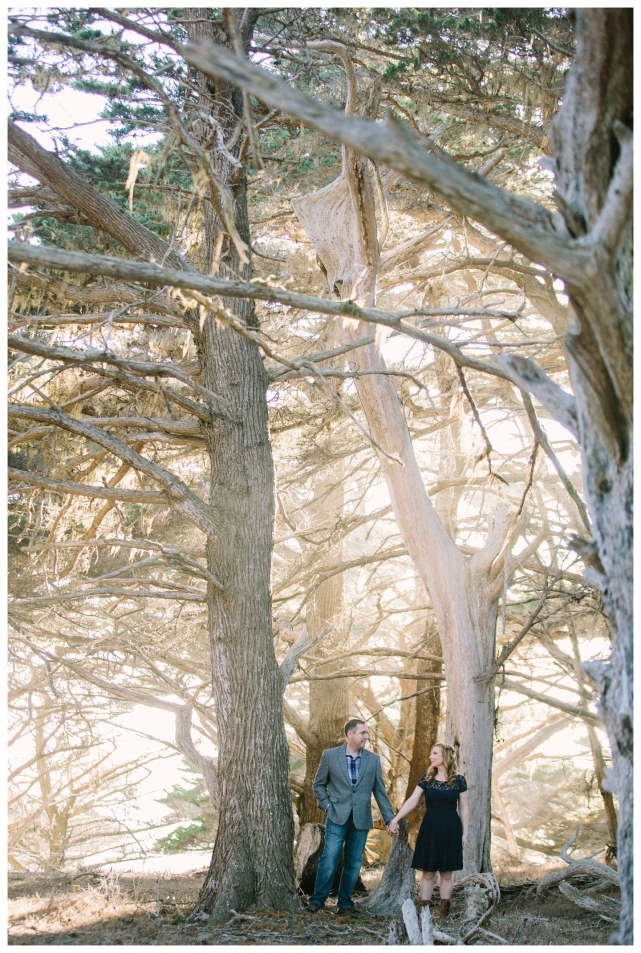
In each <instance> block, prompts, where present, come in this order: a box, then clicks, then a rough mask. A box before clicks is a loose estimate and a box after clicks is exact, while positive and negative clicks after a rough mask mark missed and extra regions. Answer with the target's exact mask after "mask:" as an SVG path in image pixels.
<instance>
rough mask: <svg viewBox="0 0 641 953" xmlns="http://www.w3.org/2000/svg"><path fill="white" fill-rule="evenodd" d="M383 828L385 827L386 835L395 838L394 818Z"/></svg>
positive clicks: (396, 832) (396, 827)
mask: <svg viewBox="0 0 641 953" xmlns="http://www.w3.org/2000/svg"><path fill="white" fill-rule="evenodd" d="M385 826H386V827H387V833H388V834H390V835H391V836H392V837H396V836H397V834H398V821H397V820H396V818H395V817H393V818H392V820H391V821H390V822H389V824H386V825H385Z"/></svg>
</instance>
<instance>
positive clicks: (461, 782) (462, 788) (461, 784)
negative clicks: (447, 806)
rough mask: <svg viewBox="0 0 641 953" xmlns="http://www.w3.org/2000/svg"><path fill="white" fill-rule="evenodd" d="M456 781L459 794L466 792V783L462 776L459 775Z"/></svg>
mask: <svg viewBox="0 0 641 953" xmlns="http://www.w3.org/2000/svg"><path fill="white" fill-rule="evenodd" d="M456 781H457V784H458V789H459V793H461V792H463V791H467V781H466V780H465V778H464V777H463V775H462V774H459V776H458V777H457V779H456Z"/></svg>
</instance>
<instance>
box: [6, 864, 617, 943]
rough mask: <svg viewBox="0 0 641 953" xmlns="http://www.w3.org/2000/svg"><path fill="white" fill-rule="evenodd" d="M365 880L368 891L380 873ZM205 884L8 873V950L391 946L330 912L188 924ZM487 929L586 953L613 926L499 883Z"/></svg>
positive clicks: (378, 921) (457, 910)
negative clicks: (28, 947) (29, 947)
mask: <svg viewBox="0 0 641 953" xmlns="http://www.w3.org/2000/svg"><path fill="white" fill-rule="evenodd" d="M368 873H369V874H370V875H369V876H368V877H367V878H366V882H367V885H368V887H369V888H370V889H371V888H372V887H373V886H374V884H375V882H376V880H377V879H378V877H379V876H380V872H377V871H375V870H372V871H371V872H368ZM377 874H378V876H377ZM204 876H205V871H204V870H202V871H194V872H191V873H187V874H181V875H179V876H176V875H173V874H171V875H170V874H165V875H163V874H160V875H156V874H132V873H130V874H119V875H115V874H103V875H100V874H87V873H85V874H81V875H79V876H76V877H73V875H71V874H69V875H66V876H65V875H57V876H52V875H48V876H45V875H37V874H14V873H12V874H10V875H9V938H8V942H9V944H10V945H33V946H43V945H48V944H51V945H70V946H73V945H82V946H174V945H175V946H179V945H180V946H189V945H192V946H198V945H204V946H212V945H243V946H244V945H257V946H261V945H306V946H344V945H347V946H361V945H371V946H377V945H384V944H385V943H386V941H387V937H388V934H389V923H390V921H389V920H388V919H386V918H383V917H369V916H365V915H360V914H359V915H357V916H356V917H354V918H350V919H348V920H346V919H345V918H343V917H339V916H337V915H336V914H335V913H334V912H333V909H334V908H333V906H328V908H327V909H326V910H324V911H322V912H321V913H318V914H315V915H313V916H312V915H310V914H308V913H306V912H304V911H302V912H301V913H300V914H297V915H295V916H291V915H285V914H280V913H277V912H276V911H273V910H268V911H255V910H248V911H246V912H245V913H244V914H243V915H242V916H240V917H233V918H232V919H231V920H230V921H228V922H227V923H225V924H222V925H218V926H210V925H209V924H208V923H207V922H201V923H198V924H190V923H187V922H186V918H187V917H188V915H189V913H190V912H191V910H192V909H193V905H194V902H195V900H196V897H197V896H198V891H199V889H200V885H201V883H202V881H203V879H204ZM512 879H513V878H512ZM368 881H369V882H368ZM463 909H464V903H463V899H462V897H457V896H456V892H455V894H454V899H453V903H452V912H451V915H450V924H451V926H453V927H455V926H456V924H457V923H458V922H460V919H461V917H462V915H463ZM444 926H447V924H445V925H444ZM488 927H489V929H490V930H491V931H492V932H493V933H495V934H498V935H499V936H501V937H503V938H504V939H505V940H506V941H507V943H508V944H510V945H512V944H514V945H523V946H548V945H550V944H552V945H571V946H579V945H591V946H592V945H601V944H603V945H605V944H607V942H608V938H609V936H610V935H611V933H612V931H613V928H614V924H612V923H606V922H605V921H604V920H603V919H602V918H600V917H599V916H598V915H597V914H591V913H588V912H587V911H585V910H581V909H579V908H578V907H576V906H575V905H574V904H572V903H571V902H570V901H569V900H567V899H566V898H565V897H564V896H563V895H562V894H560V893H559V892H558V890H556V889H555V890H552V891H550V894H549V895H548V896H547V897H546V898H544V899H543V900H538V899H537V898H536V896H535V885H528V884H525V885H524V884H517V883H514V882H512V883H509V882H508V883H503V884H502V896H501V902H500V904H499V906H498V908H497V910H496V911H495V913H494V914H493V915H492V919H491V922H490V923H489V924H488ZM475 945H483V943H478V944H475Z"/></svg>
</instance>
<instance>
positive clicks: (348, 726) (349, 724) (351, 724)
mask: <svg viewBox="0 0 641 953" xmlns="http://www.w3.org/2000/svg"><path fill="white" fill-rule="evenodd" d="M366 724H367V722H365V721H363V719H362V718H350V720H349V721H346V722H345V727H344V728H343V731H344V732H345V735H346V736H347V732H348V731H354V729H355V728H356V726H357V725H366Z"/></svg>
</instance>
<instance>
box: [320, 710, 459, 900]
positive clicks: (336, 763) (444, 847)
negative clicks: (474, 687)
mask: <svg viewBox="0 0 641 953" xmlns="http://www.w3.org/2000/svg"><path fill="white" fill-rule="evenodd" d="M344 731H345V739H346V740H345V743H344V744H342V745H340V746H339V747H338V748H327V749H326V750H325V751H324V752H323V755H322V757H321V761H320V764H319V766H318V771H317V772H316V777H315V778H314V795H315V796H316V800H317V801H318V804H319V806H320V808H321V810H322V811H325V812H326V814H327V822H326V826H325V847H324V850H323V855H322V857H321V859H320V861H319V863H318V872H317V874H316V883H315V885H314V893H313V894H312V895H311V897H310V898H309V903H308V906H307V909H308V911H309V912H310V913H316V912H317V911H318V910H322V908H323V907H324V906H325V901H326V900H327V898H328V897H329V894H330V891H331V889H332V883H333V881H334V875H335V873H336V869H337V867H338V863H339V860H340V855H341V848H342V847H343V845H345V851H344V856H343V870H342V874H341V879H340V885H339V888H338V905H337V909H336V912H337V913H341V914H348V913H349V912H350V911H351V910H353V908H354V902H353V900H352V891H353V890H354V887H355V885H356V881H357V880H358V875H359V873H360V869H361V865H362V863H363V851H364V850H365V842H366V840H367V835H368V834H369V831H370V828H371V827H372V825H373V821H372V794H373V795H374V797H375V798H376V803H377V804H378V807H379V810H380V812H381V814H382V815H383V820H384V821H385V826H386V827H387V830H388V832H389V833H390V834H391V835H392V836H395V835H397V834H398V822H399V821H400V820H401V818H403V817H405V816H406V815H407V814H409V813H410V811H413V810H414V808H415V807H417V806H418V803H419V801H420V800H421V798H422V797H425V816H424V817H423V821H422V823H421V828H420V830H419V832H418V837H417V839H416V849H415V850H414V856H413V858H412V867H414V869H415V870H421V871H423V876H422V877H421V883H420V897H421V905H422V906H431V904H432V891H433V889H434V879H435V876H436V871H437V870H438V871H439V872H440V875H441V877H440V887H439V890H440V901H441V902H440V914H441V918H443V917H446V916H447V914H448V913H449V908H450V898H451V896H452V889H453V884H452V871H454V870H461V869H462V867H463V846H464V844H465V840H466V836H467V823H468V805H467V784H466V781H465V778H464V777H463V775H461V774H457V761H456V752H455V750H454V748H453V747H452V746H451V745H446V744H441V743H438V744H435V745H434V747H433V748H432V751H431V753H430V767H429V769H428V770H427V772H426V773H425V774H424V775H423V776H422V778H420V779H419V782H418V785H417V787H416V788H415V790H414V792H413V793H412V795H411V797H409V798H408V799H407V801H406V802H405V804H404V805H403V807H402V808H401V809H400V811H399V812H398V814H396V816H394V809H393V808H392V805H391V803H390V800H389V798H388V796H387V793H386V791H385V784H384V782H383V772H382V769H381V759H380V758H379V756H378V755H377V754H374V753H373V752H372V751H368V750H367V749H366V747H365V745H366V744H367V742H368V740H369V731H368V729H367V725H366V724H365V722H364V721H361V720H360V719H359V718H352V719H351V720H350V721H348V722H347V723H346V725H345V729H344ZM457 809H458V810H457Z"/></svg>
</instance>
